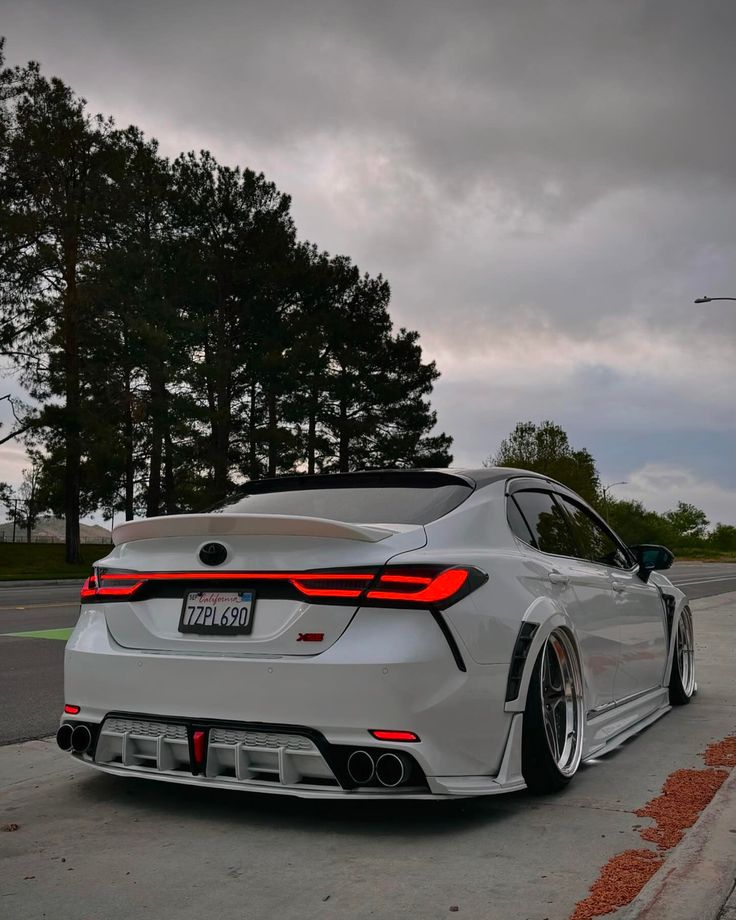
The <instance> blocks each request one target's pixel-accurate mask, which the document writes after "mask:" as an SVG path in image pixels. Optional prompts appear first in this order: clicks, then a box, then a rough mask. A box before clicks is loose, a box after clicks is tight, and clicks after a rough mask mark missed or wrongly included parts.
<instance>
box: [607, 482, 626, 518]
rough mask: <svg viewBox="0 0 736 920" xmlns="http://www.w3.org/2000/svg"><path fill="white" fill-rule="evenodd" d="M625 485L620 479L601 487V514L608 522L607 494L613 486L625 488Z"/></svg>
mask: <svg viewBox="0 0 736 920" xmlns="http://www.w3.org/2000/svg"><path fill="white" fill-rule="evenodd" d="M626 484H627V480H625V479H620V480H619V481H618V482H609V483H608V485H607V486H601V493H602V494H603V508H604V511H603V513H604V515H605V517H606V520H608V493H609V492H610V491H611V489H612V488H613V487H614V486H625V485H626Z"/></svg>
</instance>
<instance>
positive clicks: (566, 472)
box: [485, 421, 600, 503]
mask: <svg viewBox="0 0 736 920" xmlns="http://www.w3.org/2000/svg"><path fill="white" fill-rule="evenodd" d="M485 465H486V466H510V467H517V468H519V469H524V470H531V471H532V472H534V473H544V475H545V476H549V477H550V478H551V479H556V480H557V481H558V482H561V483H563V484H564V485H566V486H568V487H569V488H570V489H573V490H574V491H575V492H577V493H578V494H579V495H582V497H583V498H584V499H586V501H589V502H591V503H594V502H596V500H597V498H598V491H599V486H600V482H599V479H598V472H597V470H596V468H595V461H594V459H593V457H592V455H591V454H590V452H589V451H587V450H586V449H585V448H582V449H579V450H573V448H572V446H571V444H570V441H569V438H568V436H567V432H566V431H565V430H564V429H563V428H562V427H560V425H556V424H555V423H554V422H551V421H544V422H541V423H540V424H539V425H537V424H535V423H534V422H518V424H517V425H516V427H515V428H514V430H513V431H512V432H511V434H510V435H509V436H508V438H506V439H505V440H503V441H502V442H501V446H500V447H499V449H498V451H497V452H496V453H495V454H493V455H492V456H491V457H489V458H488V460H486V461H485Z"/></svg>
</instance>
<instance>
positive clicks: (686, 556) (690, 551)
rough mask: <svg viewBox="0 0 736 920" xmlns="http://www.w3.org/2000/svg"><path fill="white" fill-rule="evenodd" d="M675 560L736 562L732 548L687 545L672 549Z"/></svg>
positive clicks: (735, 553)
mask: <svg viewBox="0 0 736 920" xmlns="http://www.w3.org/2000/svg"><path fill="white" fill-rule="evenodd" d="M672 552H673V553H674V554H675V562H736V552H734V551H733V550H718V549H708V548H707V547H704V546H688V547H683V548H682V549H673V550H672Z"/></svg>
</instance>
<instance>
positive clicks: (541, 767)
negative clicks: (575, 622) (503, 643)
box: [522, 629, 584, 793]
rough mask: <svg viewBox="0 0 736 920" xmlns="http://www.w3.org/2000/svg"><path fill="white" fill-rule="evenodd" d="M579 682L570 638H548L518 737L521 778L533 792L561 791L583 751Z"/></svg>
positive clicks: (559, 632)
mask: <svg viewBox="0 0 736 920" xmlns="http://www.w3.org/2000/svg"><path fill="white" fill-rule="evenodd" d="M582 687H583V681H582V676H581V673H580V663H579V660H578V656H577V652H576V650H575V646H574V643H573V641H572V639H571V637H570V635H569V634H568V633H567V632H566V631H565V630H564V629H555V630H553V632H552V633H550V635H549V637H548V638H547V641H546V642H545V644H544V646H543V648H542V650H541V651H540V653H539V657H538V658H537V660H536V662H535V664H534V671H533V672H532V679H531V681H530V683H529V692H528V694H527V701H526V708H525V710H524V730H523V733H522V773H523V774H524V780H525V781H526V784H527V787H528V788H529V789H530V790H531V791H532V792H536V793H550V792H557V791H558V790H560V789H562V788H563V787H565V786H566V785H567V784H568V783H569V782H570V780H571V779H572V777H573V776H574V775H575V772H576V771H577V769H578V766H579V765H580V758H581V755H582V749H583V722H584V706H583V689H582Z"/></svg>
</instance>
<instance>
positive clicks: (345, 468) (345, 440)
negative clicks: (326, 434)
mask: <svg viewBox="0 0 736 920" xmlns="http://www.w3.org/2000/svg"><path fill="white" fill-rule="evenodd" d="M346 378H347V374H346V373H345V369H344V368H343V370H342V371H341V372H340V382H341V387H340V390H341V392H340V422H339V425H340V428H339V441H338V469H339V470H340V472H341V473H347V472H349V471H350V456H349V451H350V435H349V433H348V395H347V380H346Z"/></svg>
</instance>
